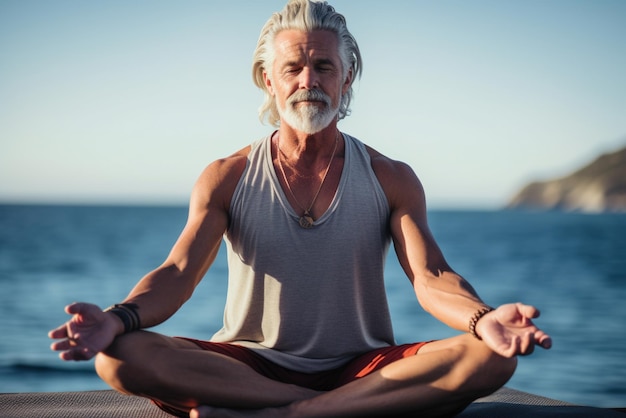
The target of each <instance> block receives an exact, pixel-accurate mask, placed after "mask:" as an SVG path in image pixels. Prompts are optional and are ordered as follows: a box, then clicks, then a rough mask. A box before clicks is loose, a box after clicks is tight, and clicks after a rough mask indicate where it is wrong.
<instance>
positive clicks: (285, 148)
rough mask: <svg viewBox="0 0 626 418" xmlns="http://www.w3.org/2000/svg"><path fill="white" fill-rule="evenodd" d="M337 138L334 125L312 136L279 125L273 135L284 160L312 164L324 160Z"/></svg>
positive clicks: (331, 150) (337, 134)
mask: <svg viewBox="0 0 626 418" xmlns="http://www.w3.org/2000/svg"><path fill="white" fill-rule="evenodd" d="M339 136H340V135H339V131H338V130H337V124H336V123H331V124H330V125H328V126H327V127H326V128H324V129H322V130H321V131H319V132H316V133H314V134H306V133H304V132H301V131H297V130H295V129H293V128H291V127H290V126H288V125H286V124H281V127H280V128H279V130H278V132H277V133H276V134H275V141H276V144H277V147H278V148H279V149H280V151H281V152H282V153H283V156H284V157H285V159H286V160H288V161H290V162H294V163H302V162H304V163H305V164H306V163H308V164H314V163H315V162H316V161H318V160H320V159H326V158H327V157H328V156H329V155H330V154H331V153H332V152H333V149H334V148H335V143H336V141H337V140H338V139H339Z"/></svg>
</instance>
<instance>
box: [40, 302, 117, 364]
mask: <svg viewBox="0 0 626 418" xmlns="http://www.w3.org/2000/svg"><path fill="white" fill-rule="evenodd" d="M65 312H67V313H68V314H70V315H72V318H71V319H70V320H69V321H67V322H66V323H64V324H63V325H61V326H60V327H58V328H55V329H53V330H52V331H50V332H49V333H48V336H49V337H50V338H53V339H60V340H61V341H56V342H54V343H52V345H51V346H50V348H51V349H52V350H54V351H60V353H59V357H60V358H61V359H63V360H66V361H69V360H89V359H91V358H92V357H94V356H95V355H96V354H98V353H99V352H101V351H103V350H105V349H106V348H107V347H108V346H109V345H111V343H112V342H113V340H114V339H115V337H116V336H117V335H118V334H120V333H121V332H122V327H123V325H122V322H121V321H120V320H119V319H117V318H116V317H115V315H112V314H110V313H106V312H102V309H100V308H99V307H98V306H96V305H92V304H89V303H73V304H71V305H68V306H66V307H65Z"/></svg>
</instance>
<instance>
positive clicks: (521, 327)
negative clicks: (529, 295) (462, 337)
mask: <svg viewBox="0 0 626 418" xmlns="http://www.w3.org/2000/svg"><path fill="white" fill-rule="evenodd" d="M538 316H539V310H538V309H537V308H535V307H534V306H530V305H524V304H522V303H511V304H507V305H502V306H500V307H498V309H496V310H495V311H492V312H490V313H489V314H487V315H485V316H484V317H483V318H482V319H481V320H480V321H479V322H478V324H477V327H478V329H477V332H478V333H479V335H480V336H481V337H482V339H483V341H485V343H486V344H487V345H488V346H489V347H491V349H492V350H494V351H495V352H496V353H498V354H500V355H502V356H504V357H513V356H515V355H527V354H531V353H532V352H533V350H534V348H535V345H539V346H540V347H542V348H546V349H548V348H550V347H551V346H552V339H551V338H550V336H549V335H548V334H546V333H545V332H543V331H542V330H540V329H539V328H537V327H536V326H535V324H534V323H533V321H532V319H533V318H537V317H538Z"/></svg>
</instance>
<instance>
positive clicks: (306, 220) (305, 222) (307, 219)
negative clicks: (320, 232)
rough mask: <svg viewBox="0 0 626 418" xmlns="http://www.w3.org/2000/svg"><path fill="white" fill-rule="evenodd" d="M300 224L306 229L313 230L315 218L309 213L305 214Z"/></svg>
mask: <svg viewBox="0 0 626 418" xmlns="http://www.w3.org/2000/svg"><path fill="white" fill-rule="evenodd" d="M298 223H299V224H300V226H301V227H302V228H304V229H311V228H313V218H311V215H309V214H308V213H305V214H304V215H302V216H301V217H300V220H299V221H298Z"/></svg>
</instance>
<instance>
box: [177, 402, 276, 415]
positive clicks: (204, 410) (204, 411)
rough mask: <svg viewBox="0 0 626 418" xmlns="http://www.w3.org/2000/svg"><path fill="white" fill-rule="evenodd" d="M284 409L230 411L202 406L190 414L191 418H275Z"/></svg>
mask: <svg viewBox="0 0 626 418" xmlns="http://www.w3.org/2000/svg"><path fill="white" fill-rule="evenodd" d="M280 409H282V408H264V409H228V408H214V407H212V406H206V405H202V406H199V407H197V408H193V409H192V410H191V411H190V412H189V418H244V417H247V418H252V417H254V418H264V417H267V418H275V417H279V416H281V414H280V412H279V410H280Z"/></svg>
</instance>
